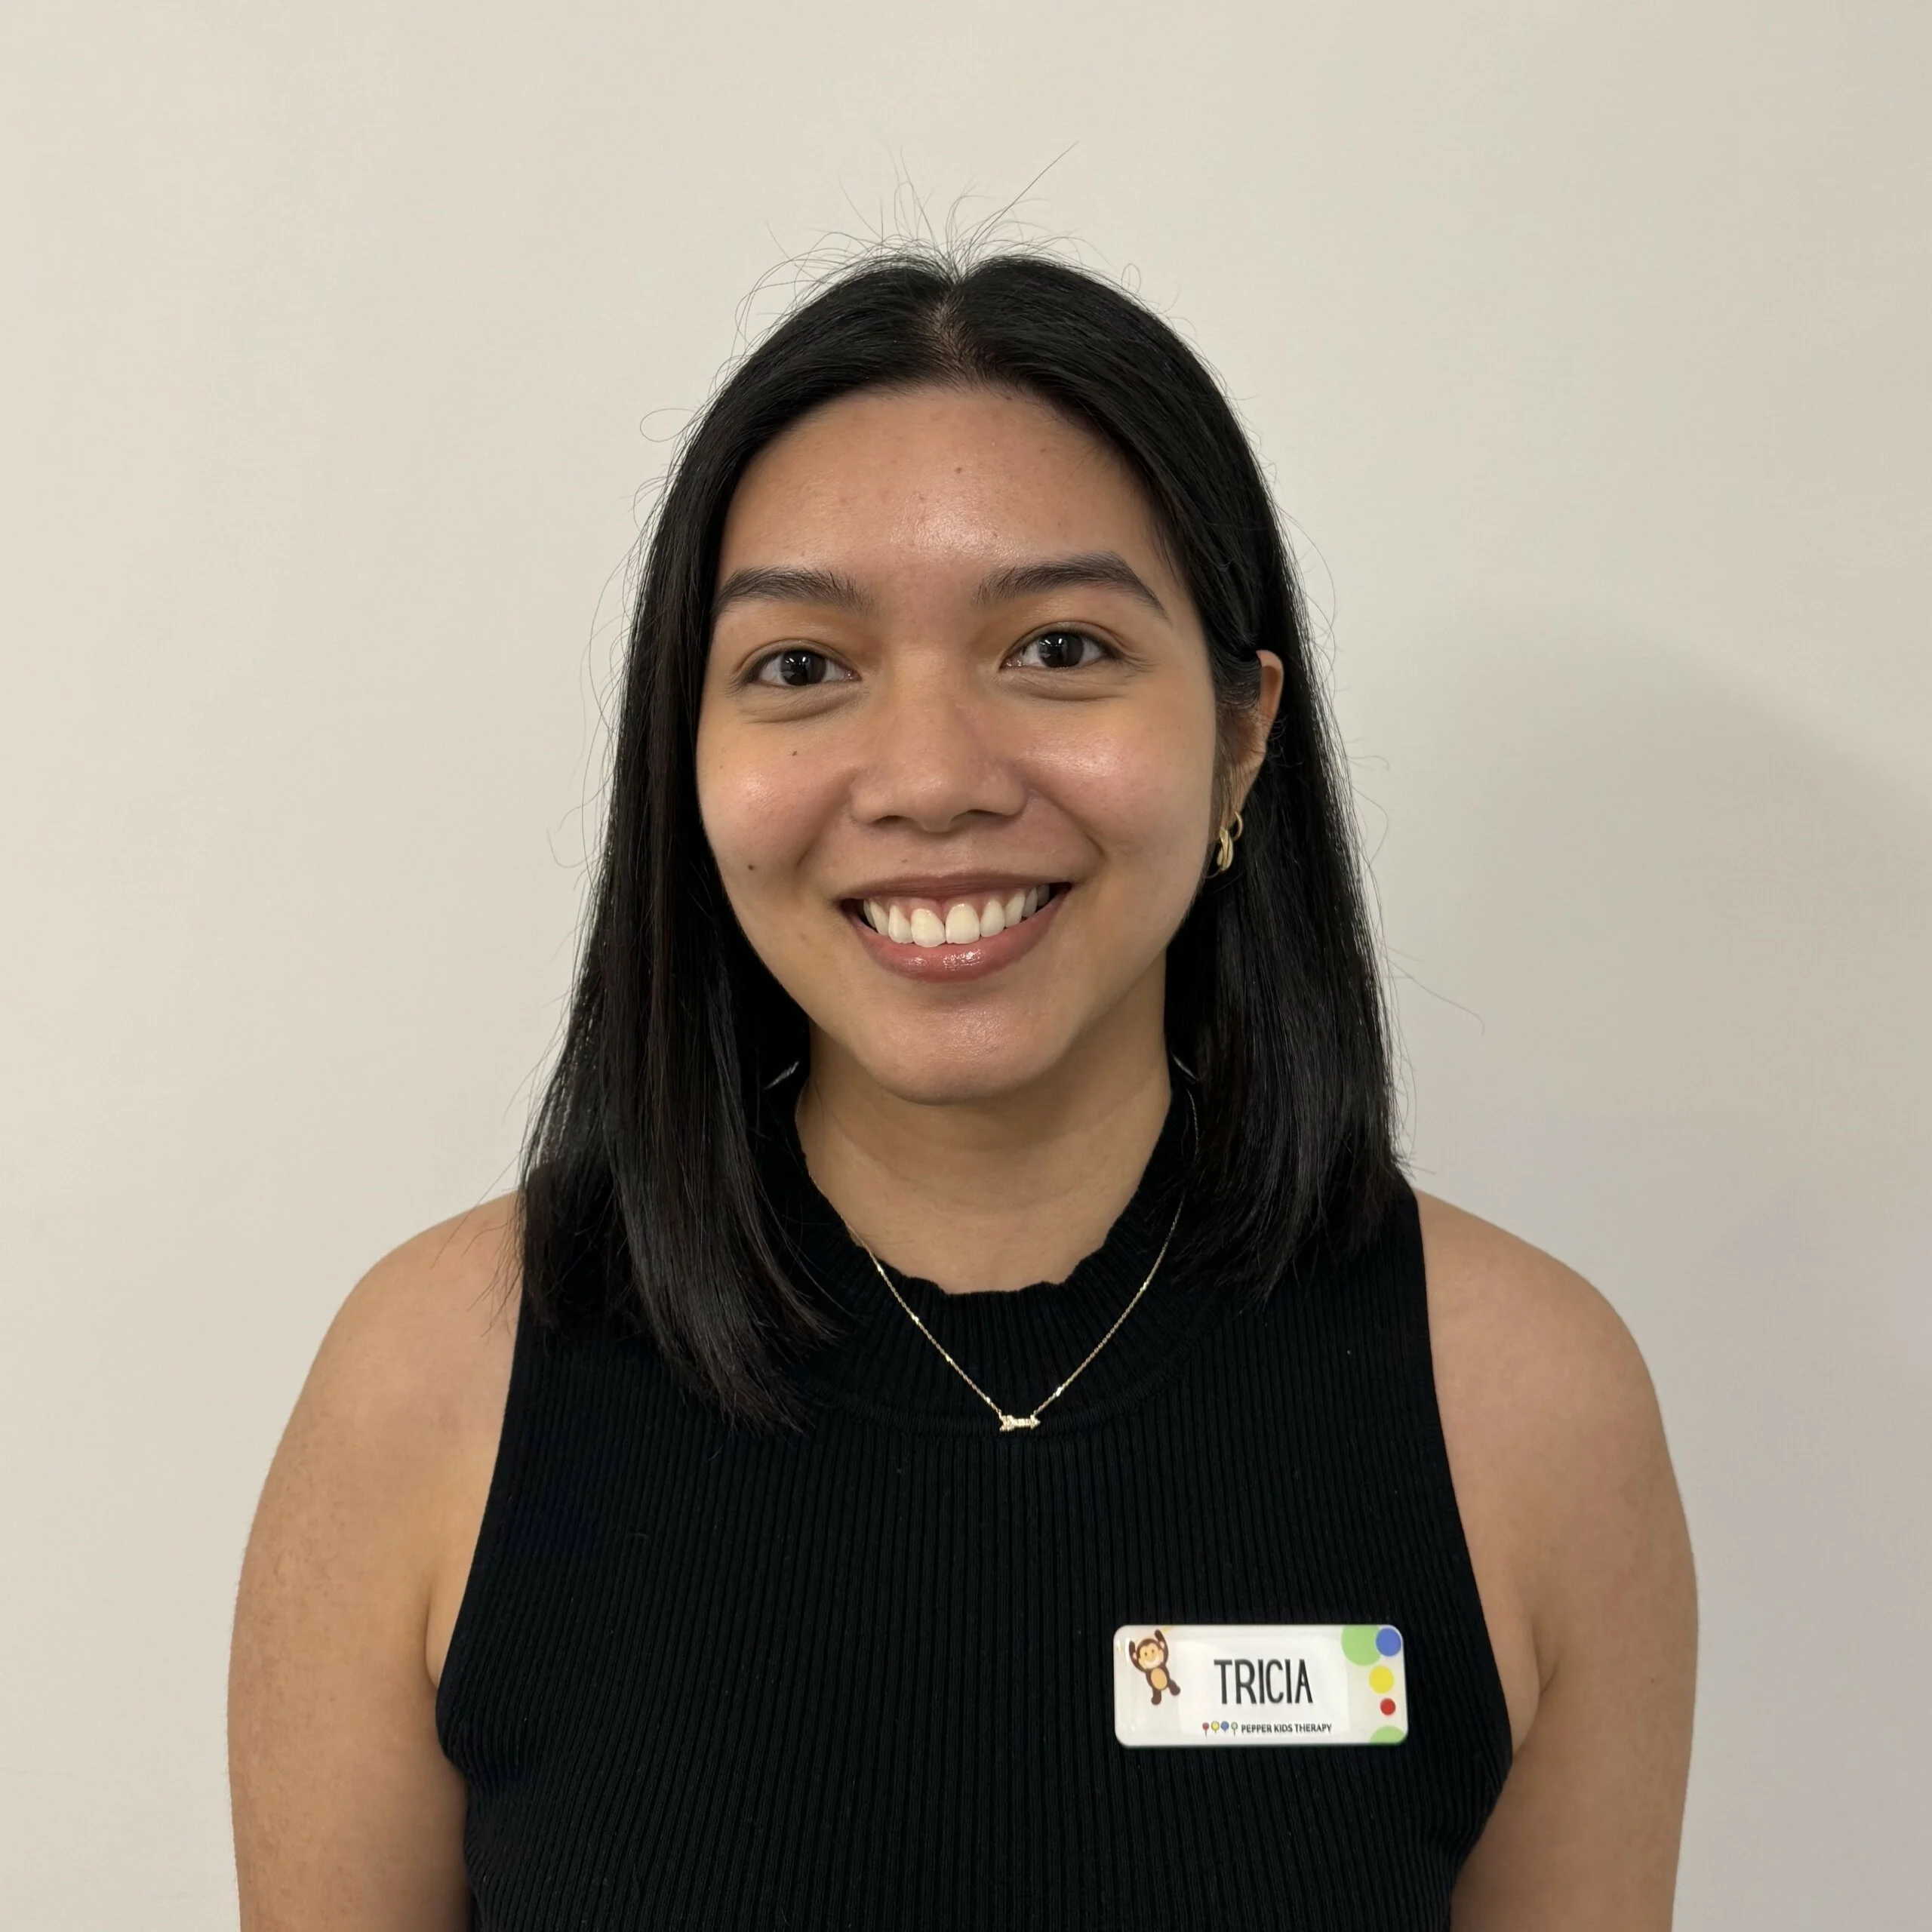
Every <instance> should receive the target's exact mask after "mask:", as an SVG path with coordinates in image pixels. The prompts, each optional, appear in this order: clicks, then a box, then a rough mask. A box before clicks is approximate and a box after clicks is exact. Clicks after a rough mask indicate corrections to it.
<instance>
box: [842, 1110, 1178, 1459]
mask: <svg viewBox="0 0 1932 1932" xmlns="http://www.w3.org/2000/svg"><path fill="white" fill-rule="evenodd" d="M1188 1104H1189V1107H1190V1108H1191V1107H1192V1105H1193V1101H1192V1097H1190V1098H1189V1103H1188ZM1186 1201H1187V1195H1186V1191H1185V1190H1184V1189H1183V1192H1182V1195H1181V1198H1180V1200H1179V1201H1177V1202H1176V1203H1175V1204H1174V1219H1173V1220H1171V1221H1170V1222H1169V1223H1168V1232H1167V1237H1166V1239H1165V1240H1164V1241H1162V1242H1161V1251H1160V1253H1159V1254H1157V1255H1155V1257H1154V1265H1153V1266H1152V1267H1151V1268H1150V1269H1148V1271H1147V1278H1146V1280H1145V1281H1143V1282H1142V1283H1141V1284H1140V1287H1137V1288H1136V1289H1135V1290H1134V1297H1133V1299H1132V1300H1131V1301H1129V1302H1128V1304H1127V1306H1125V1307H1124V1309H1121V1312H1119V1314H1118V1315H1115V1317H1114V1321H1113V1326H1112V1327H1111V1328H1109V1330H1108V1331H1107V1332H1106V1334H1104V1335H1103V1336H1102V1337H1100V1340H1098V1341H1097V1342H1096V1343H1094V1346H1092V1347H1091V1349H1088V1351H1087V1353H1086V1355H1085V1357H1084V1359H1083V1360H1082V1361H1081V1364H1080V1366H1079V1367H1078V1368H1076V1369H1075V1371H1073V1373H1072V1374H1071V1375H1069V1377H1067V1378H1066V1380H1065V1381H1064V1382H1063V1383H1061V1384H1060V1386H1059V1387H1058V1388H1057V1389H1055V1390H1054V1392H1053V1393H1052V1394H1051V1395H1049V1396H1048V1398H1047V1399H1046V1401H1044V1402H1042V1403H1041V1404H1040V1405H1039V1407H1038V1408H1036V1409H1035V1410H1033V1411H1032V1412H1031V1413H1030V1414H1026V1415H1023V1416H1010V1415H1008V1414H1007V1412H1006V1411H1004V1409H1003V1408H1001V1407H1000V1405H999V1404H998V1403H997V1402H995V1401H994V1400H993V1398H992V1397H991V1396H990V1395H988V1394H987V1393H986V1391H985V1390H984V1389H982V1388H981V1387H980V1385H979V1384H978V1383H977V1382H975V1381H974V1380H973V1378H972V1377H971V1376H970V1375H968V1374H967V1373H966V1371H964V1369H963V1368H961V1367H960V1366H959V1364H958V1363H957V1362H956V1361H954V1360H953V1358H952V1356H951V1355H949V1353H948V1352H946V1345H945V1343H943V1342H942V1341H941V1340H940V1339H939V1337H937V1335H935V1334H934V1333H933V1331H931V1329H930V1328H928V1327H927V1326H926V1324H924V1322H923V1321H921V1320H920V1319H919V1317H918V1312H917V1311H916V1310H915V1309H914V1308H913V1306H912V1303H910V1302H909V1301H908V1300H906V1297H904V1296H903V1295H902V1294H900V1292H899V1288H898V1285H897V1283H896V1282H894V1280H893V1278H892V1277H891V1275H888V1273H887V1272H885V1269H884V1266H883V1264H882V1263H881V1262H880V1260H879V1258H878V1256H877V1255H876V1254H874V1253H873V1252H872V1250H871V1249H870V1248H869V1247H866V1260H868V1261H869V1262H870V1263H872V1266H874V1267H875V1268H876V1269H878V1278H879V1279H880V1280H881V1281H883V1282H884V1284H885V1285H886V1287H888V1289H889V1290H890V1291H891V1295H892V1299H893V1300H894V1301H896V1302H897V1303H898V1304H899V1306H900V1307H901V1308H903V1309H904V1310H905V1311H906V1316H907V1318H908V1319H909V1320H910V1321H911V1322H912V1326H913V1327H915V1328H916V1329H918V1331H919V1333H920V1334H922V1335H923V1336H924V1337H925V1338H926V1340H928V1341H929V1342H930V1343H931V1344H932V1345H933V1346H934V1348H935V1349H937V1350H938V1351H939V1354H940V1360H941V1361H943V1362H944V1363H945V1364H946V1367H948V1368H949V1369H951V1370H952V1372H953V1374H955V1375H956V1376H958V1378H959V1379H960V1380H961V1382H963V1383H965V1385H966V1386H967V1387H968V1388H969V1389H971V1390H972V1392H973V1393H974V1395H977V1396H978V1397H979V1398H980V1401H983V1403H985V1404H986V1407H988V1408H989V1409H990V1410H992V1412H993V1414H995V1416H996V1417H998V1419H999V1430H1000V1433H1001V1435H1006V1434H1008V1432H1011V1431H1012V1430H1014V1429H1038V1427H1039V1426H1040V1418H1041V1416H1042V1415H1044V1414H1045V1413H1046V1411H1047V1408H1048V1405H1049V1404H1051V1403H1054V1402H1057V1401H1059V1400H1060V1398H1061V1397H1062V1396H1063V1395H1065V1394H1066V1392H1067V1391H1068V1390H1069V1389H1071V1388H1072V1386H1073V1385H1074V1383H1075V1382H1076V1381H1078V1380H1079V1378H1080V1377H1081V1376H1082V1375H1084V1374H1085V1373H1086V1371H1087V1370H1088V1367H1089V1366H1090V1365H1091V1363H1092V1361H1093V1360H1094V1357H1095V1356H1096V1355H1098V1354H1099V1353H1100V1351H1101V1350H1102V1349H1104V1348H1105V1347H1106V1346H1107V1344H1108V1343H1109V1342H1111V1341H1112V1340H1113V1338H1114V1337H1115V1336H1116V1335H1118V1334H1119V1333H1120V1330H1121V1323H1122V1322H1124V1321H1125V1320H1126V1319H1127V1318H1128V1316H1129V1315H1131V1314H1132V1313H1133V1312H1134V1310H1135V1309H1137V1308H1138V1307H1139V1306H1140V1297H1142V1296H1143V1295H1144V1294H1146V1292H1147V1291H1148V1290H1149V1288H1150V1287H1152V1286H1153V1284H1154V1277H1155V1275H1158V1273H1159V1272H1161V1263H1162V1262H1163V1261H1164V1260H1166V1259H1167V1257H1168V1242H1170V1241H1172V1240H1173V1239H1174V1230H1175V1229H1177V1227H1179V1226H1180V1211H1181V1209H1182V1207H1183V1206H1185V1205H1186ZM859 1245H860V1247H865V1243H864V1242H863V1241H861V1242H860V1244H859Z"/></svg>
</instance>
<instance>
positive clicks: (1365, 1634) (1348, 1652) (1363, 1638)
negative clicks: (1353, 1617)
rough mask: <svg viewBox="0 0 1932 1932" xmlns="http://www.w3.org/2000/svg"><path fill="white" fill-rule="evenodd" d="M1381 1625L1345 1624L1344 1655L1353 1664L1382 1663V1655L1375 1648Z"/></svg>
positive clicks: (1343, 1634)
mask: <svg viewBox="0 0 1932 1932" xmlns="http://www.w3.org/2000/svg"><path fill="white" fill-rule="evenodd" d="M1381 1627H1382V1626H1380V1624H1379V1623H1345V1624H1343V1626H1342V1654H1343V1656H1344V1657H1346V1658H1347V1659H1348V1660H1349V1663H1380V1662H1381V1661H1382V1654H1381V1653H1380V1651H1378V1650H1377V1648H1376V1647H1375V1633H1376V1632H1377V1630H1379V1629H1380V1628H1381Z"/></svg>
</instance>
